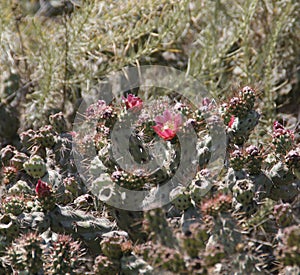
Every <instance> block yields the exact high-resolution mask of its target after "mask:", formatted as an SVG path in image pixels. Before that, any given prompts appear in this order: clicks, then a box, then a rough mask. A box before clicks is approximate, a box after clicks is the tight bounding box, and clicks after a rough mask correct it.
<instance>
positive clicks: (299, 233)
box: [276, 225, 300, 266]
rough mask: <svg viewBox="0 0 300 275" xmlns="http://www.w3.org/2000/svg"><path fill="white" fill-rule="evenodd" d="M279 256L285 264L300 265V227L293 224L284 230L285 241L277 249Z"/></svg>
mask: <svg viewBox="0 0 300 275" xmlns="http://www.w3.org/2000/svg"><path fill="white" fill-rule="evenodd" d="M276 255H277V258H278V259H279V260H280V262H282V263H283V264H284V265H285V266H288V265H291V266H292V265H298V266H299V265H300V229H299V226H297V225H293V226H290V227H286V228H285V229H284V230H283V241H282V243H280V244H279V245H278V247H277V249H276Z"/></svg>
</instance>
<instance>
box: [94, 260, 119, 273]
mask: <svg viewBox="0 0 300 275" xmlns="http://www.w3.org/2000/svg"><path fill="white" fill-rule="evenodd" d="M93 271H94V273H95V275H111V274H118V273H119V271H120V263H119V260H113V259H109V258H108V257H106V256H103V255H99V256H97V257H96V258H95V261H94V265H93Z"/></svg>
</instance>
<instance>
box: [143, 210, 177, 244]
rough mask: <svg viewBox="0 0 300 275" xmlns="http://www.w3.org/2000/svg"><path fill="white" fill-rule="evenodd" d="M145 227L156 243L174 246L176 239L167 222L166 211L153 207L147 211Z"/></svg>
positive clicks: (150, 237)
mask: <svg viewBox="0 0 300 275" xmlns="http://www.w3.org/2000/svg"><path fill="white" fill-rule="evenodd" d="M143 222H144V224H143V225H144V228H145V231H146V232H147V233H148V235H149V238H148V239H151V240H152V241H153V242H154V243H157V242H158V243H161V244H162V245H165V246H169V247H174V246H175V244H176V241H175V239H174V236H173V233H172V231H171V229H170V227H169V225H168V223H167V220H166V217H165V213H164V212H163V211H162V210H161V209H160V208H157V209H153V210H150V211H147V212H146V213H145V220H144V221H143Z"/></svg>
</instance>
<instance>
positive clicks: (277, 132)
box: [272, 121, 294, 156]
mask: <svg viewBox="0 0 300 275" xmlns="http://www.w3.org/2000/svg"><path fill="white" fill-rule="evenodd" d="M272 142H273V144H274V147H275V151H276V153H278V154H279V155H282V156H284V155H285V154H286V153H287V152H288V151H289V150H291V149H292V147H293V143H294V133H293V131H291V130H287V129H285V127H284V126H283V125H282V124H280V123H279V122H278V121H274V124H273V140H272Z"/></svg>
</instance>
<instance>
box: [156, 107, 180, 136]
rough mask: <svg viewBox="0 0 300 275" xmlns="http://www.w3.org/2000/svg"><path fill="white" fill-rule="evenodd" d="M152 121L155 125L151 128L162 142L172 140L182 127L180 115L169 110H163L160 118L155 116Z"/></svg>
mask: <svg viewBox="0 0 300 275" xmlns="http://www.w3.org/2000/svg"><path fill="white" fill-rule="evenodd" d="M154 120H155V123H156V125H155V126H152V128H153V129H154V131H155V132H156V133H157V134H158V135H159V136H160V137H161V138H163V139H164V140H171V139H173V138H174V137H175V136H176V133H177V132H178V130H179V128H180V126H181V125H182V118H181V115H180V114H173V113H171V112H170V111H169V110H165V111H164V113H163V115H162V116H157V117H156V118H155V119H154Z"/></svg>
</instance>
